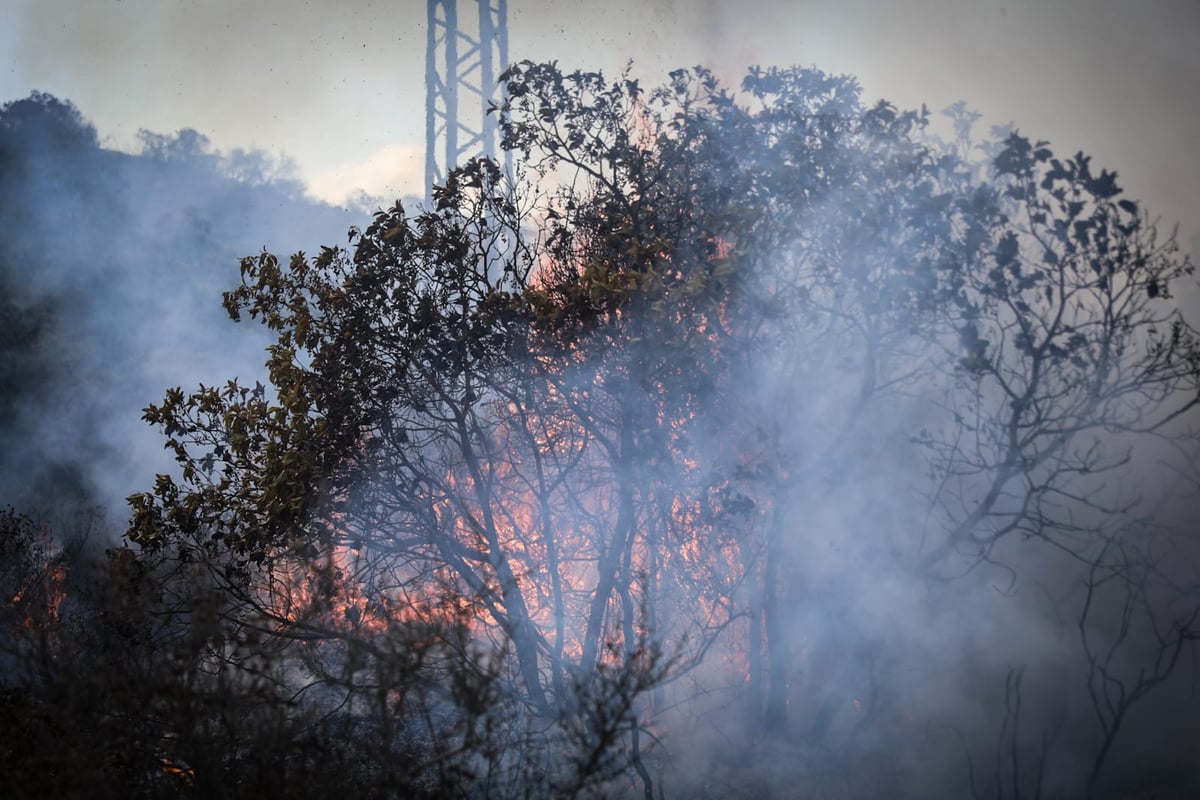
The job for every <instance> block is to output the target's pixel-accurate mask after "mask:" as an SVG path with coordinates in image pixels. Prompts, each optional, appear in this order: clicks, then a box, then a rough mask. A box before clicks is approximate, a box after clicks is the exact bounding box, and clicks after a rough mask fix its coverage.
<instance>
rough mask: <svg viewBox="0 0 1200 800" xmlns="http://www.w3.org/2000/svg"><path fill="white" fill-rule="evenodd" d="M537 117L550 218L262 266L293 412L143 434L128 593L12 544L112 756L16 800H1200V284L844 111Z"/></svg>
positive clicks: (1053, 177) (1105, 191) (1126, 230)
mask: <svg viewBox="0 0 1200 800" xmlns="http://www.w3.org/2000/svg"><path fill="white" fill-rule="evenodd" d="M504 81H505V85H506V90H507V95H506V96H507V100H506V102H505V104H504V107H503V108H500V109H497V114H498V115H499V120H500V122H499V125H500V129H501V132H502V139H503V141H502V146H503V148H504V149H505V150H506V151H508V152H509V153H510V154H511V155H512V157H513V159H514V162H515V164H516V168H515V170H514V171H513V172H512V173H511V174H510V173H509V172H507V171H506V170H504V169H502V168H501V167H499V166H498V165H497V164H495V163H493V162H491V161H488V160H477V161H473V162H470V163H469V164H468V165H466V166H465V167H463V168H461V169H458V170H456V171H454V172H453V173H451V174H450V176H449V177H448V179H447V181H446V183H445V185H444V186H438V187H435V188H434V191H433V199H432V202H431V203H430V204H429V207H428V208H419V209H417V210H415V211H413V210H411V209H409V208H405V207H404V206H403V205H401V204H399V203H398V204H396V205H395V206H394V207H392V208H390V209H388V210H381V211H379V212H377V213H376V214H375V215H374V217H373V219H371V220H369V222H368V223H367V224H366V226H365V227H363V228H361V229H359V228H355V229H352V230H351V231H350V236H349V243H348V245H347V246H329V247H323V248H321V249H320V250H319V251H318V252H317V253H316V254H315V255H310V254H305V253H296V254H295V255H292V256H291V257H290V258H281V257H279V256H277V255H275V254H272V253H270V252H268V251H266V250H264V251H263V252H261V253H260V254H258V255H254V256H250V257H247V258H244V259H242V260H241V284H240V286H237V287H236V288H233V289H232V290H231V291H229V292H227V293H226V294H225V296H224V305H225V309H226V310H227V311H228V312H229V315H230V316H231V317H232V318H233V319H234V320H238V321H240V322H241V324H242V325H243V326H246V325H254V326H258V325H261V326H264V327H265V329H266V331H267V332H268V333H269V335H270V337H271V343H270V346H269V348H268V351H267V352H268V361H267V365H266V366H267V369H268V376H269V380H266V381H265V382H255V383H254V384H253V385H246V384H243V383H240V382H238V381H237V380H230V381H228V382H227V383H223V384H218V385H214V386H200V387H199V388H198V389H196V390H187V391H185V390H184V389H182V388H176V389H171V390H170V391H168V392H167V393H166V396H165V398H164V399H163V400H162V402H160V403H157V404H155V405H152V406H150V407H149V408H147V409H146V411H145V420H146V421H147V422H148V423H149V424H150V425H152V426H154V427H155V428H156V429H157V430H159V431H161V433H162V434H163V435H164V436H165V438H166V446H167V448H168V451H169V452H170V453H171V454H172V455H173V457H174V459H175V461H176V469H175V470H174V471H173V472H170V473H165V474H163V475H160V476H159V477H158V479H157V482H156V484H155V485H154V486H153V487H152V488H150V489H149V490H148V491H145V492H142V493H138V494H135V495H133V496H131V497H130V498H129V502H130V505H131V508H132V518H131V522H130V526H129V529H128V532H127V534H126V537H127V543H126V545H124V546H123V547H121V548H118V549H116V550H114V551H111V552H110V553H109V554H108V555H107V557H106V558H104V559H101V560H100V561H99V562H98V563H92V564H91V566H90V567H88V569H90V570H91V575H92V577H91V578H90V579H89V581H84V578H83V570H82V568H81V569H80V570H79V571H76V570H74V569H73V568H69V566H68V561H69V559H67V558H66V557H65V556H64V555H63V553H56V552H54V549H53V548H51V547H47V546H43V544H42V539H41V538H39V537H41V536H42V534H41V533H37V532H36V531H35V528H34V526H32V525H31V523H30V522H29V520H28V519H27V518H24V517H21V516H20V515H17V514H11V515H10V516H9V517H7V518H6V519H5V522H4V527H5V536H6V537H7V538H6V539H5V540H4V546H5V547H7V548H10V549H13V548H15V549H14V552H18V551H19V552H20V553H21V554H22V555H21V558H22V559H24V560H20V559H17V558H16V557H14V559H13V560H11V561H10V562H8V563H11V564H14V565H19V568H14V569H10V570H9V572H11V573H13V574H12V575H9V574H8V573H5V575H6V577H5V581H6V582H5V584H4V586H3V587H0V588H2V589H3V591H4V592H5V596H6V602H7V599H8V598H11V602H8V603H7V605H6V606H5V609H6V611H5V614H6V616H5V617H4V619H3V622H4V626H5V627H4V630H3V633H2V634H0V635H2V636H3V642H4V651H3V657H4V658H5V659H7V660H8V663H10V664H12V665H14V669H12V670H9V671H8V672H7V673H6V674H9V675H11V676H12V677H11V679H8V680H6V682H5V684H4V686H3V691H4V698H5V699H4V704H5V710H4V715H5V718H6V719H8V720H10V721H11V720H20V724H21V725H22V726H24V727H23V730H25V731H26V736H27V737H28V738H29V740H30V741H40V742H46V741H51V740H55V739H58V740H59V741H61V742H62V743H63V744H62V745H61V746H62V747H63V748H65V749H73V750H74V752H72V753H69V754H61V755H62V757H61V758H59V759H57V760H56V759H55V758H54V757H52V756H49V755H46V754H44V753H42V754H37V755H36V756H35V755H34V754H31V753H29V752H25V751H22V750H21V749H20V748H18V747H16V745H15V744H14V745H8V747H9V750H8V752H7V754H6V755H5V756H4V759H5V761H6V763H8V764H10V765H13V764H17V765H20V766H21V768H20V769H18V770H16V771H14V772H13V773H12V774H15V775H19V776H21V778H20V780H22V781H24V783H22V784H20V785H19V786H18V794H20V793H21V791H23V790H24V791H26V793H38V792H39V791H40V792H45V791H60V792H61V791H65V792H67V793H70V792H72V791H76V790H77V789H78V787H79V785H81V784H78V783H75V782H73V781H75V780H76V779H73V778H70V777H64V776H61V775H58V776H57V777H54V775H56V773H54V770H56V769H58V770H62V769H65V767H64V765H65V764H66V763H67V761H68V756H69V757H70V759H74V760H77V761H79V762H81V763H82V764H83V766H82V770H83V771H84V772H85V773H86V775H87V776H88V777H87V778H86V780H87V781H89V782H90V783H89V785H91V786H93V787H101V789H100V793H101V795H104V796H107V794H114V795H118V794H123V793H127V792H130V791H132V792H133V793H135V794H139V795H140V794H144V795H149V796H157V795H164V796H165V795H170V796H179V795H185V796H186V795H189V794H195V795H197V796H199V795H209V796H261V795H264V794H272V795H280V794H285V795H288V796H292V795H294V796H308V795H314V796H328V795H329V794H331V793H333V792H335V791H336V792H348V791H353V792H358V793H362V794H364V795H366V796H405V797H409V796H411V797H425V796H428V797H468V798H474V797H481V798H482V797H496V798H508V797H518V796H521V797H554V798H558V797H626V796H628V797H645V798H647V800H653V798H668V797H712V798H724V797H772V796H774V797H813V798H818V797H820V798H838V797H854V798H860V797H861V798H873V797H973V798H989V799H990V800H1004V799H1007V798H1013V799H1014V800H1015V798H1018V797H1022V796H1025V797H1045V798H1076V797H1078V798H1083V797H1088V798H1108V797H1113V798H1116V797H1122V798H1125V797H1128V798H1134V797H1137V798H1151V797H1161V798H1165V797H1187V796H1195V794H1196V793H1197V792H1200V772H1198V770H1197V765H1196V763H1195V759H1194V754H1193V753H1191V752H1190V750H1189V749H1188V748H1187V747H1186V746H1183V745H1181V742H1184V741H1189V740H1190V741H1195V740H1196V738H1197V735H1198V734H1200V731H1198V729H1197V725H1198V723H1197V719H1200V715H1198V714H1197V713H1196V712H1197V710H1200V707H1198V706H1197V699H1196V698H1197V695H1196V693H1195V682H1196V680H1197V679H1198V678H1200V673H1198V672H1197V662H1196V660H1195V656H1196V652H1195V648H1194V645H1195V642H1196V640H1197V638H1198V637H1200V583H1198V582H1197V576H1198V575H1200V572H1198V571H1197V563H1196V560H1195V559H1196V557H1197V555H1198V554H1200V553H1198V551H1197V543H1196V542H1195V541H1194V536H1195V533H1196V531H1195V517H1194V514H1193V513H1191V512H1194V508H1195V492H1196V490H1197V489H1198V488H1200V483H1198V480H1200V474H1198V473H1197V461H1196V457H1197V450H1196V445H1197V442H1196V434H1197V428H1196V423H1197V413H1198V410H1197V404H1198V403H1200V342H1198V340H1197V336H1196V330H1195V328H1194V327H1193V323H1194V320H1189V319H1188V317H1187V315H1186V314H1185V313H1183V312H1182V311H1181V309H1180V305H1179V304H1178V303H1177V302H1176V300H1175V294H1174V292H1175V291H1176V290H1177V289H1182V288H1184V287H1185V286H1186V284H1187V282H1188V281H1190V280H1191V274H1192V265H1191V263H1190V261H1189V259H1188V258H1187V257H1186V256H1184V255H1182V254H1181V253H1180V252H1179V250H1178V248H1177V246H1176V243H1175V240H1174V238H1173V236H1171V235H1168V234H1165V233H1164V232H1162V231H1161V230H1159V229H1158V228H1157V226H1156V224H1155V222H1154V218H1153V217H1152V216H1151V215H1150V214H1149V213H1148V212H1147V211H1146V210H1145V209H1143V208H1142V207H1141V205H1140V204H1138V203H1137V202H1135V201H1134V200H1131V199H1128V198H1126V197H1125V196H1124V194H1123V193H1122V190H1121V189H1120V187H1119V185H1118V183H1117V181H1116V175H1115V173H1112V172H1110V171H1108V170H1105V169H1101V168H1098V167H1096V166H1094V165H1093V164H1092V163H1091V161H1090V159H1089V158H1088V157H1087V156H1086V155H1084V154H1082V153H1080V154H1077V155H1074V156H1071V157H1064V156H1062V155H1061V154H1059V153H1058V152H1057V151H1055V150H1054V149H1052V147H1051V145H1050V144H1048V143H1045V142H1041V141H1037V140H1036V139H1031V138H1027V137H1025V136H1023V135H1021V134H1020V133H1018V132H1008V133H1005V134H1003V135H1001V136H998V137H993V138H991V139H982V140H979V139H975V138H973V137H974V132H973V131H972V129H971V124H970V123H971V115H970V114H969V113H967V112H965V111H964V110H962V108H961V107H960V108H957V109H955V110H952V112H951V116H952V121H953V122H954V123H955V124H954V129H955V136H954V137H953V138H951V139H949V140H946V139H940V138H938V137H936V136H934V135H933V133H931V132H930V127H929V123H930V119H929V116H928V114H927V113H926V112H924V111H920V112H916V111H902V110H899V109H897V108H894V107H892V106H891V105H888V104H886V103H880V104H878V105H875V106H866V105H864V104H863V103H862V101H861V98H860V93H859V89H858V86H857V84H856V83H855V82H854V81H853V80H852V79H850V78H847V77H836V76H830V75H827V74H824V73H821V72H819V71H816V70H812V69H790V70H779V69H762V70H760V69H754V70H751V71H750V72H749V74H748V75H747V77H746V79H745V81H744V82H743V84H742V86H741V88H740V90H737V91H733V90H729V89H726V88H725V87H723V86H721V85H720V84H719V83H718V81H717V80H716V79H715V78H714V77H713V76H712V75H711V74H710V73H708V72H706V71H705V70H703V69H699V68H697V69H693V70H680V71H677V72H674V73H671V75H670V76H669V79H668V80H667V81H666V82H665V83H664V84H662V85H660V86H657V87H653V88H645V87H643V86H641V85H640V84H639V83H638V82H637V81H635V80H633V79H632V78H630V77H629V76H628V75H623V76H618V77H617V78H616V79H608V78H605V77H604V76H602V75H600V74H596V73H579V72H576V73H566V72H563V71H561V70H560V69H559V68H558V67H557V66H555V65H550V64H534V63H528V62H526V63H521V64H517V65H515V66H513V67H511V68H510V69H509V70H508V72H507V73H506V74H505V76H504ZM6 569H7V566H6ZM73 582H74V583H78V584H79V586H78V587H77V588H72V584H73ZM56 709H58V710H56ZM89 726H90V728H91V729H97V730H101V731H104V732H105V733H104V734H103V735H102V736H98V737H91V736H87V735H85V734H84V733H83V730H84V729H85V728H89ZM28 749H29V748H28V747H26V750H28ZM43 762H44V763H46V764H48V765H49V766H46V767H45V769H46V770H49V771H50V773H51V774H52V777H46V776H45V775H44V774H43V773H42V772H38V771H37V770H35V769H33V768H32V767H31V766H30V765H33V764H39V763H43ZM78 780H83V779H82V778H81V779H78ZM25 787H33V788H31V789H25Z"/></svg>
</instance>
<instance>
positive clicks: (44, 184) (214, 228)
mask: <svg viewBox="0 0 1200 800" xmlns="http://www.w3.org/2000/svg"><path fill="white" fill-rule="evenodd" d="M139 139H140V142H141V149H140V152H138V153H136V154H130V153H124V152H118V151H115V150H111V149H106V148H105V147H104V146H103V144H102V142H101V141H100V139H99V137H98V136H97V133H96V129H95V127H94V126H93V125H91V124H90V123H89V122H88V121H87V119H86V118H85V117H84V116H83V114H82V113H81V112H80V111H79V110H78V109H77V108H76V107H75V106H74V105H73V104H71V103H70V102H69V101H66V100H61V99H59V98H56V97H54V96H52V95H49V94H45V93H38V92H35V93H33V94H31V95H30V96H29V97H27V98H24V99H21V100H16V101H12V102H9V103H5V104H4V105H3V106H0V502H5V503H16V504H18V505H20V506H30V505H35V506H55V505H59V504H61V503H62V502H64V501H68V502H72V503H79V502H83V503H88V504H92V503H95V504H100V505H104V506H107V507H109V508H115V509H117V510H118V511H120V506H121V505H122V498H123V497H124V495H125V494H127V493H128V492H129V491H132V490H133V489H134V488H138V487H140V486H144V485H145V484H146V482H147V481H148V480H150V479H152V477H153V473H154V472H155V471H161V470H163V469H164V468H165V467H166V464H167V463H168V462H167V460H166V459H165V458H163V456H162V454H161V442H160V441H159V440H158V438H157V437H156V436H154V435H153V434H152V433H151V432H150V430H149V429H148V428H147V427H146V426H145V425H144V424H143V423H141V421H140V415H141V409H142V408H143V407H145V406H146V405H148V404H149V403H151V402H154V401H156V400H158V399H160V398H161V396H162V392H163V391H164V389H165V388H166V387H168V386H171V385H184V386H188V385H193V384H195V383H196V382H197V381H210V380H216V379H217V378H218V377H221V378H224V377H227V376H229V375H231V374H240V375H243V376H247V377H248V376H249V375H251V374H253V373H254V372H256V371H260V370H261V369H262V366H261V365H262V361H263V355H262V349H261V348H262V345H263V344H264V340H263V339H262V337H261V334H260V332H259V331H257V330H251V329H248V328H245V327H244V326H242V327H241V328H238V327H235V326H234V325H233V324H232V323H231V322H230V321H229V320H228V319H227V317H226V315H225V312H224V311H223V310H222V308H221V293H222V292H223V291H225V290H227V289H230V288H232V287H233V286H234V285H236V283H237V280H238V277H237V269H238V266H237V261H238V258H239V257H241V256H245V255H249V254H253V253H256V252H259V251H260V250H261V249H262V248H263V247H264V246H265V245H267V244H270V245H271V246H272V247H277V246H279V245H280V244H281V243H284V244H285V246H286V247H287V248H292V249H295V250H299V249H304V248H309V247H315V245H316V244H317V243H319V242H323V241H328V240H330V239H334V238H336V237H340V236H342V235H344V233H345V230H346V228H347V227H348V225H349V223H350V221H351V213H350V212H349V211H348V210H346V209H340V208H335V207H332V206H329V205H325V204H323V203H319V202H316V201H313V200H312V199H310V198H308V197H305V195H304V192H303V186H302V184H301V183H300V182H299V181H298V180H296V179H295V178H294V176H293V169H292V166H291V165H290V163H289V162H288V161H287V160H286V159H285V158H278V157H274V156H271V155H269V154H266V153H263V152H261V151H250V152H247V151H241V150H235V151H233V152H231V153H223V152H220V151H217V150H216V149H214V148H213V147H212V145H211V143H210V142H209V141H208V139H206V138H205V137H204V136H203V135H202V134H200V133H197V132H196V131H194V130H190V129H185V130H182V131H179V132H177V133H174V134H169V135H163V134H157V133H151V132H148V131H141V132H140V133H139ZM359 216H361V213H360V214H359Z"/></svg>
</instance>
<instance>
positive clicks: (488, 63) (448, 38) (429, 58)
mask: <svg viewBox="0 0 1200 800" xmlns="http://www.w3.org/2000/svg"><path fill="white" fill-rule="evenodd" d="M427 36H428V39H427V46H426V51H425V191H426V192H429V191H431V190H432V187H433V186H434V185H435V184H443V183H445V180H446V176H447V175H448V174H449V172H450V170H452V169H454V168H455V167H456V166H458V165H459V164H461V163H462V162H464V161H466V160H467V159H470V158H473V157H475V156H487V157H489V158H493V159H495V158H496V153H497V149H498V148H497V138H498V131H497V119H496V115H495V114H488V113H487V111H488V107H489V106H490V105H491V104H492V103H496V104H499V103H500V101H501V97H500V92H501V88H500V85H499V83H498V80H497V79H498V78H499V77H500V74H501V73H502V72H503V71H504V69H505V68H506V67H507V66H508V0H429V27H428V34H427Z"/></svg>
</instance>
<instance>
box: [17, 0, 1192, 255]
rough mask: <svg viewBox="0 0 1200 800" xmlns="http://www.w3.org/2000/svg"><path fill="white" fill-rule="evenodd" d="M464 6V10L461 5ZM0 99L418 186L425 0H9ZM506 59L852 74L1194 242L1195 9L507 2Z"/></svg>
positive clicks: (124, 141) (331, 193) (121, 142)
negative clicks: (1086, 167) (30, 100)
mask: <svg viewBox="0 0 1200 800" xmlns="http://www.w3.org/2000/svg"><path fill="white" fill-rule="evenodd" d="M462 2H463V4H465V3H466V0H462ZM0 14H2V16H0V19H3V20H4V24H3V25H0V54H2V58H3V61H2V62H0V100H12V99H17V98H20V97H24V96H26V95H28V93H29V92H30V91H32V90H34V89H37V90H41V91H47V92H50V93H52V94H55V95H57V96H59V97H61V98H66V99H69V100H71V101H73V102H74V103H75V104H76V105H77V106H78V107H79V108H80V110H81V111H82V112H83V114H84V115H85V116H86V117H87V118H88V119H90V120H91V121H92V122H93V123H94V124H95V125H96V127H97V129H98V130H99V133H100V136H101V139H102V141H103V142H104V143H105V144H106V145H107V146H110V147H114V148H119V149H133V148H135V147H136V144H137V138H136V134H137V131H138V130H139V129H142V128H145V129H149V130H153V131H156V132H163V133H166V132H172V131H175V130H178V129H180V128H184V127H192V128H195V129H197V130H199V131H200V132H202V133H204V134H205V135H207V136H208V137H210V139H211V140H212V141H213V143H214V145H216V146H217V147H219V148H222V149H232V148H235V147H241V148H262V149H266V150H268V151H271V152H273V153H282V154H284V155H287V156H288V157H290V158H291V159H292V160H293V161H294V162H295V167H296V170H297V173H298V177H300V178H301V179H302V180H303V181H305V183H306V184H307V186H308V187H309V191H310V193H311V194H313V195H314V196H317V197H321V198H324V199H327V200H329V201H331V202H340V201H341V200H343V199H344V198H345V197H346V196H347V195H348V194H350V193H351V192H352V191H354V190H356V189H362V190H364V191H366V192H367V193H368V194H370V195H372V196H381V195H389V194H392V195H401V194H411V195H422V194H424V191H423V187H422V181H423V169H424V49H425V24H426V22H425V20H426V5H425V3H424V2H421V1H420V0H392V1H391V2H382V1H381V0H339V1H338V2H333V1H332V0H309V1H307V2H305V1H304V0H255V1H254V2H245V0H0ZM509 39H510V55H511V57H512V59H514V60H516V59H532V60H558V62H559V64H560V65H561V66H563V67H565V68H568V69H574V68H581V69H601V70H604V71H606V72H615V71H617V70H619V69H620V68H621V67H622V66H624V64H625V63H626V62H628V61H629V60H633V62H634V72H635V74H636V75H637V76H638V77H640V78H642V79H643V80H644V81H654V80H657V79H659V78H661V77H663V76H665V74H666V73H667V72H668V71H669V70H671V69H673V68H675V67H678V66H690V65H693V64H704V65H707V66H711V67H713V68H714V69H716V70H717V72H718V74H720V75H723V76H727V78H728V79H729V80H730V81H731V82H736V81H738V80H739V79H740V76H741V74H742V73H743V72H744V70H745V68H746V67H747V66H749V65H751V64H762V65H781V66H786V65H792V64H800V65H805V66H817V67H819V68H821V69H824V70H826V71H828V72H835V73H849V74H852V75H855V76H856V77H857V78H858V79H859V80H860V82H861V83H862V85H863V88H864V93H865V96H866V97H867V98H868V99H871V100H874V99H878V98H886V99H888V100H890V101H892V102H893V103H895V104H897V105H899V106H901V107H917V106H919V105H920V104H922V103H925V104H927V105H928V106H929V108H930V109H932V110H933V111H939V110H941V109H942V108H944V107H946V106H947V105H949V104H950V103H953V102H955V101H957V100H965V101H966V102H967V103H968V104H969V105H970V106H972V107H973V108H975V109H976V110H978V111H980V112H982V113H983V114H984V115H985V116H984V123H985V124H998V123H1005V122H1013V123H1015V124H1016V125H1017V128H1018V129H1019V130H1020V131H1021V132H1022V133H1024V134H1026V135H1029V136H1031V137H1034V138H1042V139H1048V140H1050V141H1051V143H1052V145H1054V146H1056V147H1057V149H1058V150H1059V151H1061V152H1064V153H1074V152H1075V151H1077V150H1083V151H1085V152H1087V153H1088V154H1090V155H1092V156H1093V157H1094V159H1095V161H1094V162H1093V163H1094V164H1096V165H1098V166H1103V167H1106V168H1109V169H1115V170H1117V172H1118V173H1119V175H1120V177H1121V179H1122V180H1121V183H1122V184H1123V185H1124V187H1125V188H1126V190H1127V191H1128V192H1129V193H1130V194H1131V195H1132V196H1133V197H1135V198H1137V199H1140V200H1143V201H1144V202H1145V203H1146V204H1147V205H1148V207H1149V208H1150V209H1151V210H1152V211H1153V212H1154V213H1156V214H1157V215H1158V216H1160V217H1161V219H1162V221H1163V222H1164V224H1166V225H1167V226H1168V227H1169V226H1170V225H1171V224H1173V223H1175V222H1178V223H1180V232H1181V240H1182V243H1183V244H1184V246H1185V247H1188V248H1189V249H1192V250H1193V251H1197V250H1200V155H1198V154H1197V152H1196V143H1197V142H1200V91H1197V89H1196V87H1198V86H1200V48H1197V46H1196V45H1197V43H1198V42H1200V2H1196V0H1137V2H1134V0H791V1H790V2H788V1H787V0H737V1H736V2H729V1H728V0H610V1H609V2H605V3H598V2H584V1H583V0H509Z"/></svg>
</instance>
